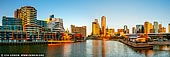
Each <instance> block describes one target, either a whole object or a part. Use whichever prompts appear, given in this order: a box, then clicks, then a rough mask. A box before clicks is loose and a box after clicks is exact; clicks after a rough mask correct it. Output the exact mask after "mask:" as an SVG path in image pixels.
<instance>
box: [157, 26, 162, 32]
mask: <svg viewBox="0 0 170 57" xmlns="http://www.w3.org/2000/svg"><path fill="white" fill-rule="evenodd" d="M158 31H159V33H162V24H159V29H158Z"/></svg>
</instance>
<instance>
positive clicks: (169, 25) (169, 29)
mask: <svg viewBox="0 0 170 57" xmlns="http://www.w3.org/2000/svg"><path fill="white" fill-rule="evenodd" d="M168 32H169V33H170V23H169V24H168Z"/></svg>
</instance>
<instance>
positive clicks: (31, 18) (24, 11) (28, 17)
mask: <svg viewBox="0 0 170 57" xmlns="http://www.w3.org/2000/svg"><path fill="white" fill-rule="evenodd" d="M14 16H15V18H20V19H21V20H22V25H25V24H36V20H37V10H36V9H35V8H34V7H32V6H24V7H21V8H20V9H17V10H16V11H15V12H14Z"/></svg>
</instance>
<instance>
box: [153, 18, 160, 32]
mask: <svg viewBox="0 0 170 57" xmlns="http://www.w3.org/2000/svg"><path fill="white" fill-rule="evenodd" d="M158 29H159V28H158V22H157V21H154V33H158Z"/></svg>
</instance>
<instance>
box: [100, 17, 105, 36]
mask: <svg viewBox="0 0 170 57" xmlns="http://www.w3.org/2000/svg"><path fill="white" fill-rule="evenodd" d="M101 35H103V36H105V35H106V17H105V16H102V17H101Z"/></svg>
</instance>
